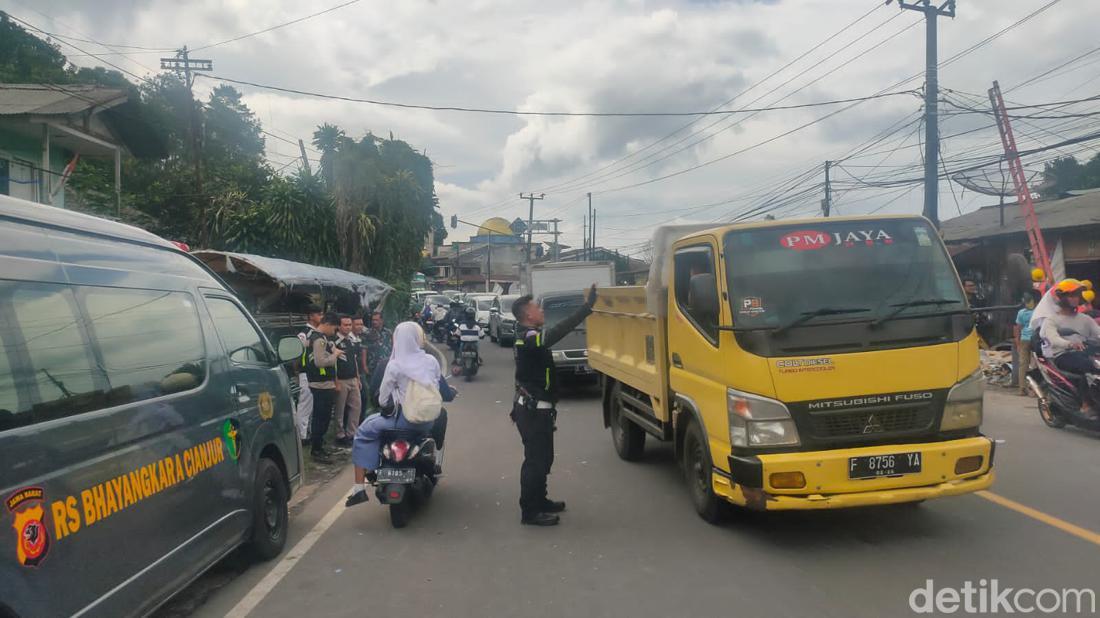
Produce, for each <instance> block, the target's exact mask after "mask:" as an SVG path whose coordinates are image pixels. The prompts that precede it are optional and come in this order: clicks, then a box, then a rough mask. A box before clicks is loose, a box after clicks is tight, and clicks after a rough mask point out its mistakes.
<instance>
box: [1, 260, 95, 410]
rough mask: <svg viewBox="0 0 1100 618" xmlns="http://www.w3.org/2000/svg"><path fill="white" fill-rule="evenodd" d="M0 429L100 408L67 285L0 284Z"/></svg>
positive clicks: (92, 364)
mask: <svg viewBox="0 0 1100 618" xmlns="http://www.w3.org/2000/svg"><path fill="white" fill-rule="evenodd" d="M0 346H2V350H0V431H5V430H7V429H12V428H14V427H20V426H23V425H30V424H33V423H38V422H42V421H47V420H51V419H54V418H61V417H64V416H69V415H72V414H79V413H81V412H87V411H89V410H95V409H97V408H99V407H102V402H103V397H102V395H103V393H102V391H103V389H104V387H105V386H106V381H105V379H104V377H103V376H102V374H101V373H100V372H99V371H98V370H97V369H96V366H95V362H94V359H93V357H92V355H91V350H90V347H89V345H88V339H87V333H86V332H85V330H84V328H83V320H82V319H81V316H80V312H79V310H78V308H77V304H76V299H75V298H74V297H73V293H72V291H71V290H70V289H69V287H68V286H64V285H55V284H45V283H27V282H22V281H20V282H0Z"/></svg>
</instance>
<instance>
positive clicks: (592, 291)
mask: <svg viewBox="0 0 1100 618" xmlns="http://www.w3.org/2000/svg"><path fill="white" fill-rule="evenodd" d="M597 296H598V294H597V293H596V284H595V283H593V284H592V287H590V288H588V293H587V294H585V298H584V302H585V304H586V305H588V308H589V309H591V308H592V307H594V306H596V298H597Z"/></svg>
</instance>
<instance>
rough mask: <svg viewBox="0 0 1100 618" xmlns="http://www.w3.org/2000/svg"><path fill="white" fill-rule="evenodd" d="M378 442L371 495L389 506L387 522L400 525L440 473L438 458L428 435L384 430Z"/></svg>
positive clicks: (429, 494)
mask: <svg viewBox="0 0 1100 618" xmlns="http://www.w3.org/2000/svg"><path fill="white" fill-rule="evenodd" d="M379 442H380V444H381V445H382V448H381V455H382V459H381V463H380V464H379V466H378V469H377V470H376V471H375V477H374V481H373V482H374V486H375V489H374V495H375V496H376V497H377V498H378V502H379V503H380V504H384V505H388V506H389V507H390V524H391V525H392V526H393V527H394V528H404V527H405V526H406V525H408V523H409V519H410V518H411V516H412V512H413V509H414V508H416V507H417V506H418V505H420V504H422V503H424V502H425V501H426V500H427V499H428V498H429V497H431V495H432V490H433V489H435V485H436V483H438V482H439V475H440V474H442V463H443V462H442V458H441V457H440V455H439V452H438V450H437V449H436V445H435V440H434V439H432V438H431V437H430V436H428V435H421V434H418V433H414V432H409V431H403V430H388V431H383V432H382V434H381V436H380V437H379Z"/></svg>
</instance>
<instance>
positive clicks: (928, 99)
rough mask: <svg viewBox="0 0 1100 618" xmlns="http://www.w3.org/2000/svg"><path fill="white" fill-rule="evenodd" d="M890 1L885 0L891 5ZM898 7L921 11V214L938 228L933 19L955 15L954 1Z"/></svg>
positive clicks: (902, 0)
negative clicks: (922, 71) (922, 52)
mask: <svg viewBox="0 0 1100 618" xmlns="http://www.w3.org/2000/svg"><path fill="white" fill-rule="evenodd" d="M891 1H892V0H886V4H890V2H891ZM898 6H899V7H901V8H902V9H906V10H910V11H919V12H921V13H924V25H925V41H924V60H925V68H924V216H925V217H926V218H927V219H928V220H929V221H931V222H932V224H933V225H935V226H936V227H937V228H938V227H939V226H940V214H939V198H940V182H939V179H940V171H939V165H940V126H939V110H938V99H939V95H940V87H939V60H938V57H937V53H936V46H937V37H936V20H937V19H938V18H939V17H941V16H942V17H951V18H954V17H955V0H944V3H943V4H941V5H940V6H936V5H935V3H934V1H933V0H909V1H907V0H898Z"/></svg>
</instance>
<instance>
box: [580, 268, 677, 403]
mask: <svg viewBox="0 0 1100 618" xmlns="http://www.w3.org/2000/svg"><path fill="white" fill-rule="evenodd" d="M648 305H649V303H647V299H646V288H645V287H643V286H629V287H627V286H620V287H612V288H601V289H600V291H599V300H598V301H597V302H596V306H595V307H594V311H593V313H592V315H590V316H588V363H589V365H591V366H592V368H593V369H595V370H596V371H599V372H600V373H602V374H604V375H605V376H607V377H608V378H610V379H614V380H616V381H618V382H621V383H623V384H625V385H626V386H629V387H631V388H633V389H635V390H637V391H639V392H641V393H644V394H646V395H648V396H649V399H650V401H651V403H652V405H653V410H654V414H655V415H656V416H657V418H658V419H661V420H667V419H668V408H667V403H668V402H667V401H666V398H667V395H668V390H669V389H668V367H667V366H666V365H667V363H668V353H667V351H666V342H665V332H666V330H665V326H666V325H665V324H664V323H663V321H664V319H665V318H664V317H663V316H662V315H659V314H661V313H663V312H652V311H650V310H649V309H648Z"/></svg>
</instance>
